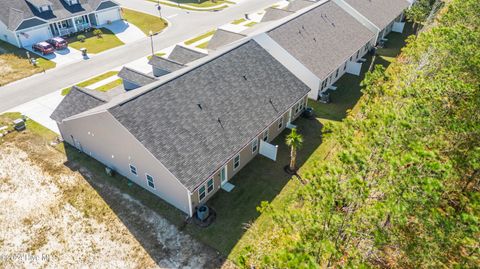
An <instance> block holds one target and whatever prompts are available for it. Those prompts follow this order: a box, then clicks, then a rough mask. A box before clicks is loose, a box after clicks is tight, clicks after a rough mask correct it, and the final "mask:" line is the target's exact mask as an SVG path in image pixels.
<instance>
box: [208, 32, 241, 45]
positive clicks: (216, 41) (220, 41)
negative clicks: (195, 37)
mask: <svg viewBox="0 0 480 269" xmlns="http://www.w3.org/2000/svg"><path fill="white" fill-rule="evenodd" d="M242 38H245V35H242V34H239V33H234V32H231V31H228V30H224V29H217V31H215V34H213V36H212V38H211V39H210V40H209V41H208V45H207V49H208V50H217V49H219V48H220V47H223V46H225V45H227V44H231V43H233V42H235V41H238V40H240V39H242Z"/></svg>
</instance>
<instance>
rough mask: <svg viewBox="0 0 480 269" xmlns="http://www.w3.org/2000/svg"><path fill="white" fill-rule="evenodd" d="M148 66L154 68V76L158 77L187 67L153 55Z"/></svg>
mask: <svg viewBox="0 0 480 269" xmlns="http://www.w3.org/2000/svg"><path fill="white" fill-rule="evenodd" d="M148 64H149V65H151V66H152V72H153V75H154V76H156V77H161V76H164V75H166V74H169V73H171V72H175V71H177V70H179V69H181V68H183V67H185V65H184V64H181V63H177V62H175V61H172V60H170V59H167V58H163V57H161V56H157V55H153V56H152V57H151V58H150V60H148Z"/></svg>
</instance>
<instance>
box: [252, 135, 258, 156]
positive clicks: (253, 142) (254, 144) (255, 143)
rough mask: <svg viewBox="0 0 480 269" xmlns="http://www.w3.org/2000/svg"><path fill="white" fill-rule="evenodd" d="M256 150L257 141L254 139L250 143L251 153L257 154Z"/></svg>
mask: <svg viewBox="0 0 480 269" xmlns="http://www.w3.org/2000/svg"><path fill="white" fill-rule="evenodd" d="M257 149H258V139H257V138H255V139H253V141H252V153H255V152H257Z"/></svg>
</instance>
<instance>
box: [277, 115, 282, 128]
mask: <svg viewBox="0 0 480 269" xmlns="http://www.w3.org/2000/svg"><path fill="white" fill-rule="evenodd" d="M280 125H281V126H280ZM277 127H278V130H281V129H282V128H283V116H282V117H280V119H278V121H277Z"/></svg>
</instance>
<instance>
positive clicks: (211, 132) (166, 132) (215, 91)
mask: <svg viewBox="0 0 480 269" xmlns="http://www.w3.org/2000/svg"><path fill="white" fill-rule="evenodd" d="M308 91H309V88H308V87H307V86H306V85H305V84H303V83H302V82H301V81H300V80H299V79H298V78H297V77H296V76H295V75H293V74H292V73H290V72H289V71H288V70H287V69H286V68H285V67H284V66H283V65H282V64H281V63H279V62H278V61H277V60H275V59H274V58H273V57H272V56H271V55H270V54H269V53H268V52H266V51H265V50H264V49H263V48H262V47H261V46H259V45H258V44H257V43H256V42H254V41H248V42H247V43H245V44H242V45H240V46H238V47H236V48H235V49H233V50H231V51H229V52H227V53H225V54H222V55H220V56H218V57H216V58H214V59H212V60H210V61H207V62H206V63H204V64H202V65H200V66H198V67H195V68H193V69H192V70H189V71H188V72H186V73H184V74H182V75H180V76H178V77H176V78H174V79H173V80H170V81H168V82H166V83H164V84H162V85H160V86H158V87H157V88H155V89H153V90H150V91H148V92H145V93H143V94H142V95H139V96H137V97H135V98H133V99H131V100H129V101H127V102H125V103H121V104H119V105H117V106H114V107H111V108H109V109H108V111H109V112H110V113H111V114H112V115H113V116H114V117H115V118H116V119H117V120H118V121H119V122H120V123H121V124H123V126H125V128H127V129H128V130H129V131H130V132H131V133H132V134H133V135H134V136H135V137H136V138H137V139H138V140H139V141H140V142H141V143H142V144H143V145H144V146H145V147H146V148H147V149H148V150H149V151H150V152H151V153H152V154H153V155H154V156H155V157H156V158H157V159H158V160H159V161H160V162H161V163H162V164H163V165H165V167H166V168H167V169H168V170H169V171H170V172H171V173H172V174H173V175H174V176H175V177H176V178H177V179H178V180H179V181H180V182H182V183H183V184H184V185H185V186H186V187H187V188H188V189H189V190H191V191H193V190H195V188H196V187H198V185H199V184H200V183H201V182H203V181H204V180H206V179H207V178H208V177H210V176H211V175H212V174H213V173H214V172H216V171H217V170H218V169H219V168H220V167H221V166H222V165H223V164H224V163H225V162H226V161H227V160H228V159H229V158H232V157H233V156H234V155H235V154H237V152H239V151H240V150H241V149H242V148H243V146H244V145H246V144H248V143H249V142H250V141H251V140H252V139H253V138H254V137H256V136H257V135H258V134H259V133H260V132H261V131H263V129H264V128H265V127H267V126H268V125H270V124H271V123H272V122H274V121H275V120H276V119H277V118H278V117H279V116H280V115H282V113H284V112H285V111H287V109H289V107H290V106H292V105H293V104H294V103H295V102H296V101H298V100H299V99H301V98H302V97H303V96H305V95H306V94H307V93H308ZM270 100H271V103H270ZM199 105H200V106H201V108H200V107H199Z"/></svg>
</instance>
